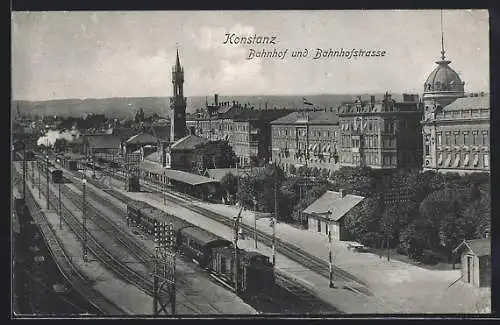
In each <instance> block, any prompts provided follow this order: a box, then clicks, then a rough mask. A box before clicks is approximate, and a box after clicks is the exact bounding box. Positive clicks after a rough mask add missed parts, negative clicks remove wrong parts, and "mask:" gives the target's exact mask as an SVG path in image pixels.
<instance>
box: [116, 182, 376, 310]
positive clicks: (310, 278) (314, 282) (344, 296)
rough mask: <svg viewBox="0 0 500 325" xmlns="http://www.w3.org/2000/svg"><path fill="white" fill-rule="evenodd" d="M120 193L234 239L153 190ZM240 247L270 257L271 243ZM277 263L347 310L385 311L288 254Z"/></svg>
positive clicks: (230, 232) (224, 229)
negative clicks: (329, 281) (256, 246)
mask: <svg viewBox="0 0 500 325" xmlns="http://www.w3.org/2000/svg"><path fill="white" fill-rule="evenodd" d="M116 190H117V191H118V192H120V193H121V194H123V195H126V196H128V197H130V198H132V199H134V200H141V201H144V202H147V203H149V204H151V205H152V206H154V207H156V208H158V209H161V210H164V211H167V212H169V213H172V214H174V215H176V216H178V217H179V218H182V219H184V220H186V221H189V222H191V223H193V224H195V225H197V226H198V227H201V228H203V229H206V230H207V231H209V232H212V233H214V234H216V235H217V236H220V237H222V238H225V239H227V240H230V241H232V240H233V230H232V229H231V228H229V227H226V226H223V225H221V224H219V223H218V222H216V221H213V220H211V219H209V218H207V217H205V216H202V215H200V214H198V213H195V212H192V211H191V210H189V209H187V208H184V207H181V206H179V205H177V204H174V203H171V202H169V201H167V202H166V205H164V204H163V199H161V198H159V197H158V196H157V195H156V194H154V193H134V192H126V191H124V190H122V189H120V188H116ZM238 246H239V247H240V248H243V249H245V250H248V251H258V252H260V253H262V254H264V255H266V256H271V255H272V251H271V248H270V247H268V246H265V245H263V244H262V243H258V249H255V246H254V240H253V238H248V237H247V238H246V239H244V240H240V241H238ZM276 265H277V268H278V269H279V271H280V272H283V273H286V274H290V275H292V276H294V277H296V278H297V279H299V281H300V282H302V283H303V284H304V285H305V286H308V287H310V288H312V289H313V290H314V291H315V292H316V294H317V295H318V296H319V297H320V298H321V299H323V300H324V301H327V302H328V303H330V304H331V305H333V306H335V307H337V308H338V309H340V310H342V311H343V312H346V313H383V312H384V306H382V305H380V303H379V302H377V301H374V300H373V299H371V298H368V297H364V296H360V295H358V294H356V293H353V292H351V291H348V290H345V289H341V288H334V289H331V288H329V287H328V279H326V278H325V277H323V276H320V275H318V274H317V273H315V272H313V271H311V270H309V269H306V268H305V267H303V266H301V265H300V264H298V263H295V262H293V261H292V260H290V259H288V258H287V257H285V256H283V255H281V254H276Z"/></svg>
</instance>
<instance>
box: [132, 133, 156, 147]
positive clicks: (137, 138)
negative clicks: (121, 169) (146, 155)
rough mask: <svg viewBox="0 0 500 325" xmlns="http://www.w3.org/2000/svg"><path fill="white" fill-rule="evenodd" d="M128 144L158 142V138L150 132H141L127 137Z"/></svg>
mask: <svg viewBox="0 0 500 325" xmlns="http://www.w3.org/2000/svg"><path fill="white" fill-rule="evenodd" d="M126 142H127V144H132V143H133V144H151V143H153V144H156V143H157V142H158V140H157V139H156V138H155V137H154V136H153V135H152V134H149V133H145V132H141V133H139V134H136V135H134V136H132V137H130V138H128V139H127V141H126Z"/></svg>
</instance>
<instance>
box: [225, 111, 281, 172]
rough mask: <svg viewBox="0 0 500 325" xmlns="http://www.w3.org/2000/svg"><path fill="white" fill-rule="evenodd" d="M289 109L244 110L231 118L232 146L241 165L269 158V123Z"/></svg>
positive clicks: (267, 160)
mask: <svg viewBox="0 0 500 325" xmlns="http://www.w3.org/2000/svg"><path fill="white" fill-rule="evenodd" d="M290 112H291V110H286V109H267V110H251V111H244V112H242V113H241V114H239V115H237V116H236V117H235V118H234V119H233V125H234V127H233V134H232V136H230V137H229V144H230V145H231V146H232V147H233V150H234V152H235V154H236V156H237V157H238V158H239V161H240V165H241V166H254V165H261V163H267V162H269V161H270V160H271V138H272V136H271V123H272V121H274V120H276V119H279V118H281V117H283V116H285V115H288V114H290Z"/></svg>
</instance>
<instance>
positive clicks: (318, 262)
mask: <svg viewBox="0 0 500 325" xmlns="http://www.w3.org/2000/svg"><path fill="white" fill-rule="evenodd" d="M104 170H105V169H104ZM76 173H78V174H79V175H80V177H82V176H83V173H81V172H76ZM105 175H106V176H108V177H113V178H115V179H117V180H119V181H125V178H124V177H123V176H121V175H117V174H113V173H111V172H109V171H106V170H105ZM89 182H90V183H92V185H94V186H96V187H98V188H99V189H102V190H103V191H105V192H107V193H108V194H110V195H112V196H114V197H115V198H117V199H118V200H120V201H122V202H124V203H127V202H128V201H129V200H130V198H129V197H127V196H125V195H123V194H121V193H119V192H117V191H116V190H113V189H111V188H107V187H105V186H104V185H102V184H101V183H100V182H99V181H96V180H91V181H89ZM141 185H142V186H144V187H145V188H147V189H148V190H152V191H155V192H157V194H158V195H160V196H161V197H162V198H163V199H167V200H170V201H174V202H175V203H176V204H178V205H180V206H182V207H184V208H187V209H189V210H191V211H193V212H196V213H199V214H201V215H203V216H205V217H208V218H210V219H212V220H214V221H216V222H218V223H221V224H223V225H225V226H227V227H230V228H232V227H233V224H234V221H233V220H232V219H231V218H229V217H226V216H224V215H222V214H219V213H216V212H214V211H211V210H208V209H205V208H203V207H200V206H197V205H195V204H193V203H191V202H190V201H191V199H186V198H185V197H183V196H181V195H177V194H176V193H172V192H170V191H169V192H168V194H167V193H165V192H162V191H158V185H156V184H151V183H149V184H148V183H146V182H145V181H144V180H142V184H141ZM163 190H164V191H168V190H166V189H163ZM240 225H241V228H242V230H243V232H244V234H246V235H251V234H253V233H254V229H253V227H251V226H249V225H246V224H244V223H240ZM257 234H258V237H259V241H261V242H262V243H263V244H265V245H267V246H271V245H272V240H273V238H272V236H271V235H269V234H267V233H265V232H262V231H259V230H258V231H257ZM275 243H276V252H278V253H281V254H283V255H284V256H286V257H287V258H289V259H291V260H292V261H294V262H297V263H299V264H301V265H302V266H305V267H306V268H308V269H310V270H313V271H315V272H317V273H318V274H320V275H322V276H324V277H326V278H328V277H329V265H328V262H326V261H325V260H323V259H321V258H319V257H317V256H314V255H311V254H309V253H307V252H305V251H304V250H303V249H301V248H299V247H297V246H295V245H293V244H290V243H287V242H284V241H282V240H280V239H279V238H276V239H275ZM333 275H334V277H336V279H337V280H341V281H345V282H351V283H355V284H357V285H356V286H355V287H353V286H350V287H349V289H350V290H351V291H354V292H357V293H359V294H362V295H365V296H368V297H372V296H373V293H372V292H371V291H370V289H369V288H368V285H367V284H366V283H365V282H364V281H362V280H361V279H359V278H357V277H355V276H353V275H351V274H350V273H348V272H346V271H345V270H343V269H341V268H339V267H336V266H333Z"/></svg>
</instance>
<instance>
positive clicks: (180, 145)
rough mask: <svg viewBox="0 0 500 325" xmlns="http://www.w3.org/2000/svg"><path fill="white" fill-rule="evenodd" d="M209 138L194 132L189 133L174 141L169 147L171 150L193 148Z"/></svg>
mask: <svg viewBox="0 0 500 325" xmlns="http://www.w3.org/2000/svg"><path fill="white" fill-rule="evenodd" d="M207 142H209V140H207V139H205V138H202V137H199V136H197V135H194V134H190V135H187V136H185V137H184V138H181V139H179V140H177V141H176V142H174V144H172V146H171V147H170V149H172V150H194V149H195V148H196V147H198V146H199V145H202V144H205V143H207Z"/></svg>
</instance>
